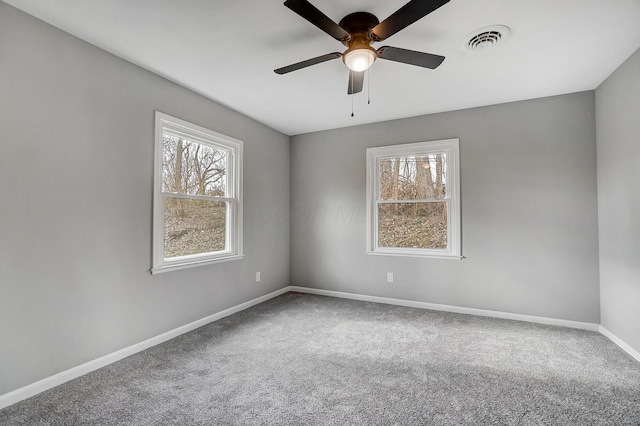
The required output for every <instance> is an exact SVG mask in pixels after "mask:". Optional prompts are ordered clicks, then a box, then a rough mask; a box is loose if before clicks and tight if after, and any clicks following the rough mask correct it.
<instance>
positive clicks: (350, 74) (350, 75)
mask: <svg viewBox="0 0 640 426" xmlns="http://www.w3.org/2000/svg"><path fill="white" fill-rule="evenodd" d="M349 78H350V79H351V87H353V73H352V72H350V73H349ZM353 98H354V94H351V116H352V117H353V116H354V114H353Z"/></svg>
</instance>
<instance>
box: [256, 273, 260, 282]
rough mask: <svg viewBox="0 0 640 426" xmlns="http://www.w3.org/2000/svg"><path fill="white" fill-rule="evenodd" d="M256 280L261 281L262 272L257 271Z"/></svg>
mask: <svg viewBox="0 0 640 426" xmlns="http://www.w3.org/2000/svg"><path fill="white" fill-rule="evenodd" d="M256 282H257V283H258V282H260V272H256Z"/></svg>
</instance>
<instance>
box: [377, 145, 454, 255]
mask: <svg viewBox="0 0 640 426" xmlns="http://www.w3.org/2000/svg"><path fill="white" fill-rule="evenodd" d="M378 172H379V191H380V195H379V197H380V200H384V201H390V202H389V203H380V204H379V205H378V246H380V247H405V248H423V249H446V248H447V202H446V201H444V200H445V199H446V182H447V179H446V155H445V154H429V155H424V156H405V157H396V158H388V159H382V160H380V162H379V171H378ZM439 200H443V201H439ZM395 201H406V202H402V203H400V202H395Z"/></svg>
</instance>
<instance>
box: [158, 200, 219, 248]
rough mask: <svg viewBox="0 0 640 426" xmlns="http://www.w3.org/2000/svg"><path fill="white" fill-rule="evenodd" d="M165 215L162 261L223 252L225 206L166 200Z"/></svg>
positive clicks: (199, 201)
mask: <svg viewBox="0 0 640 426" xmlns="http://www.w3.org/2000/svg"><path fill="white" fill-rule="evenodd" d="M164 212H165V213H164V224H165V231H164V257H165V259H168V258H171V257H176V256H186V255H190V254H199V253H210V252H215V251H222V250H225V248H226V247H225V244H226V243H225V242H226V233H227V225H226V216H227V203H226V202H222V201H208V200H185V199H181V198H167V199H166V200H165V202H164Z"/></svg>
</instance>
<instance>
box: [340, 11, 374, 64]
mask: <svg viewBox="0 0 640 426" xmlns="http://www.w3.org/2000/svg"><path fill="white" fill-rule="evenodd" d="M379 23H380V21H379V20H378V18H377V17H376V16H375V15H373V14H371V13H369V12H355V13H351V14H349V15H347V16H345V17H344V18H342V20H341V21H340V23H339V24H338V25H340V27H342V28H343V29H344V30H345V31H347V32H348V33H349V37H348V38H347V39H345V40H342V43H343V44H344V45H345V46H347V47H348V49H347V50H346V52H344V54H343V55H342V62H344V64H345V65H346V66H347V67H349V69H352V70H354V71H360V70H364V69H366V68H368V67H369V66H371V64H373V62H374V61H375V60H376V58H377V56H378V53H377V51H376V49H374V48H373V47H371V43H373V42H374V41H375V40H374V38H373V34H372V33H371V29H372V28H373V27H375V26H376V25H378V24H379Z"/></svg>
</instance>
